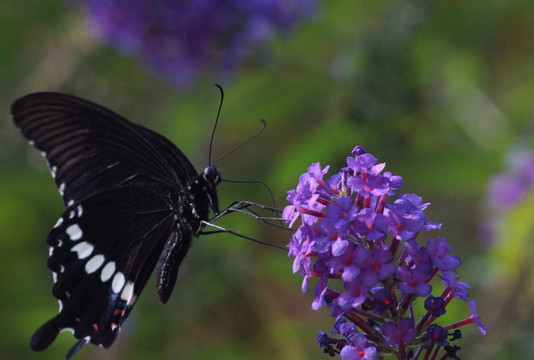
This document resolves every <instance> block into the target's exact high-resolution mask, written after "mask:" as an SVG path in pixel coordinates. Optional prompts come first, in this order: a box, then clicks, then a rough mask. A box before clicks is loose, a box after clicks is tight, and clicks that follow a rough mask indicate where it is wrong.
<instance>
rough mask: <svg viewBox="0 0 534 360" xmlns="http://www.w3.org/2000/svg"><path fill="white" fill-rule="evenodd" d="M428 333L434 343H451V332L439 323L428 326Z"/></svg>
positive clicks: (443, 344) (444, 344) (442, 344)
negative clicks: (449, 337) (448, 338)
mask: <svg viewBox="0 0 534 360" xmlns="http://www.w3.org/2000/svg"><path fill="white" fill-rule="evenodd" d="M426 333H427V335H428V339H429V340H430V341H432V342H433V343H436V344H439V345H441V346H447V345H449V342H448V341H447V336H449V333H448V332H447V330H445V329H444V328H442V327H441V326H439V325H437V324H432V325H431V326H430V327H429V328H428V330H427V331H426Z"/></svg>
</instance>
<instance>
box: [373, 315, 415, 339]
mask: <svg viewBox="0 0 534 360" xmlns="http://www.w3.org/2000/svg"><path fill="white" fill-rule="evenodd" d="M380 331H381V332H382V334H383V335H384V337H385V338H386V342H385V345H392V344H398V343H400V342H403V343H407V342H409V341H410V340H412V339H413V338H414V336H415V335H416V334H417V330H416V329H415V327H414V323H413V319H412V318H403V319H400V320H399V323H398V325H395V323H394V322H392V321H390V322H388V323H387V324H385V325H383V326H382V327H381V328H380Z"/></svg>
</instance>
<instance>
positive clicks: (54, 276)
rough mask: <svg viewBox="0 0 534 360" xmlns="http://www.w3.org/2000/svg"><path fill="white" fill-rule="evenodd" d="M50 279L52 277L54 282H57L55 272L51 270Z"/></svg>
mask: <svg viewBox="0 0 534 360" xmlns="http://www.w3.org/2000/svg"><path fill="white" fill-rule="evenodd" d="M52 279H54V284H55V283H57V272H55V271H52Z"/></svg>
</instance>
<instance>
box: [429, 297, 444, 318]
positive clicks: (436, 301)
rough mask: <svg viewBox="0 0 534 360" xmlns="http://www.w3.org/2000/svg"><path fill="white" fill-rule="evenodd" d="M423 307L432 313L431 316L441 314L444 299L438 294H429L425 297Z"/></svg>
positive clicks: (442, 312)
mask: <svg viewBox="0 0 534 360" xmlns="http://www.w3.org/2000/svg"><path fill="white" fill-rule="evenodd" d="M425 309H426V310H427V311H428V312H429V313H430V315H432V316H433V317H438V316H441V315H443V314H445V312H446V310H445V301H444V300H443V299H442V298H440V297H439V296H432V295H429V296H428V297H427V298H426V299H425Z"/></svg>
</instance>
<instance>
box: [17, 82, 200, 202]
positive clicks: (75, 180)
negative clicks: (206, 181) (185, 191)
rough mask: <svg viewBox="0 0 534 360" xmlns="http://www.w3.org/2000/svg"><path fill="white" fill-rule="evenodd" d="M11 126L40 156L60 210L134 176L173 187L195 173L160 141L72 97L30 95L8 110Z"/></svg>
mask: <svg viewBox="0 0 534 360" xmlns="http://www.w3.org/2000/svg"><path fill="white" fill-rule="evenodd" d="M11 113H12V115H13V121H14V122H15V124H16V125H17V127H18V128H19V129H20V131H21V132H22V134H23V135H24V136H25V137H26V138H27V139H28V140H30V143H31V144H32V145H34V146H35V147H36V148H37V149H39V150H41V153H42V155H43V156H44V158H45V159H46V160H47V162H48V165H49V169H50V172H51V174H52V177H53V178H54V180H55V183H56V185H57V187H58V189H59V192H60V194H61V196H62V197H63V201H64V203H65V205H68V204H69V202H70V201H71V200H73V201H79V200H81V199H84V198H86V197H88V196H91V195H94V194H97V193H100V192H103V191H106V190H109V189H112V188H114V187H116V186H119V185H121V184H123V183H125V182H128V181H131V180H132V179H135V178H136V177H137V176H139V175H140V174H144V175H146V176H149V177H151V178H153V179H154V180H155V181H159V182H164V183H167V184H173V185H178V186H180V185H181V186H186V185H187V184H190V183H191V182H192V181H193V180H194V179H195V178H196V177H197V173H196V171H195V169H194V167H193V165H192V164H191V163H190V161H189V160H188V159H187V158H186V156H185V155H184V154H183V153H182V152H181V151H180V150H179V149H178V148H177V147H176V146H174V144H172V143H171V142H170V141H168V140H167V139H165V138H164V137H163V136H161V135H159V134H157V133H155V132H153V131H151V130H149V129H146V128H145V127H143V126H141V125H137V124H134V123H132V122H130V121H128V120H126V119H125V118H123V117H122V116H120V115H118V114H116V113H114V112H112V111H110V110H108V109H106V108H104V107H102V106H100V105H97V104H94V103H92V102H89V101H87V100H84V99H80V98H77V97H74V96H70V95H66V94H58V93H47V92H43V93H34V94H29V95H26V96H24V97H22V98H20V99H18V100H17V101H16V102H15V103H14V104H13V105H12V107H11Z"/></svg>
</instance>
